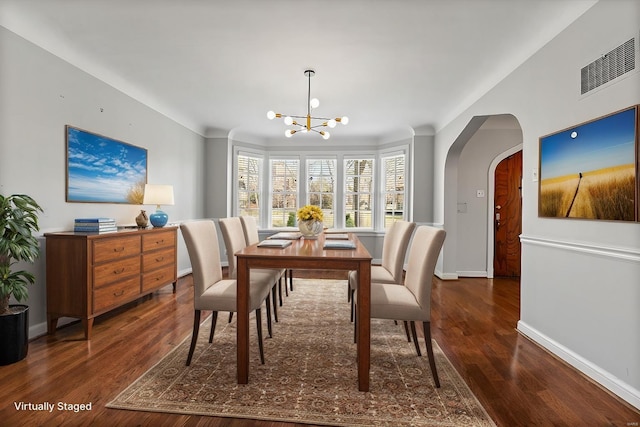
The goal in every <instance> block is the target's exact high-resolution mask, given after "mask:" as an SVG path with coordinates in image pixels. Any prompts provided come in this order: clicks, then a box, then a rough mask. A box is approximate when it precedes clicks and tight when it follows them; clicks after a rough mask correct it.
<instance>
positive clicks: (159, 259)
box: [156, 256, 164, 262]
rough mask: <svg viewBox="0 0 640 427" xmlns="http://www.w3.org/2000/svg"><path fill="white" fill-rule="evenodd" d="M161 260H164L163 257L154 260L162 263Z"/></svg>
mask: <svg viewBox="0 0 640 427" xmlns="http://www.w3.org/2000/svg"><path fill="white" fill-rule="evenodd" d="M163 259H164V257H163V256H161V257H158V258H156V262H160V261H162V260H163Z"/></svg>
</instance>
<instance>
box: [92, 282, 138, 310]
mask: <svg viewBox="0 0 640 427" xmlns="http://www.w3.org/2000/svg"><path fill="white" fill-rule="evenodd" d="M139 295H140V276H133V277H130V278H129V279H127V280H123V281H121V282H115V283H112V284H110V285H109V286H104V287H102V288H97V289H94V291H93V311H94V312H100V311H102V310H105V309H108V308H110V307H116V306H119V305H121V304H124V303H126V302H128V301H131V300H134V299H135V298H136V297H138V296H139Z"/></svg>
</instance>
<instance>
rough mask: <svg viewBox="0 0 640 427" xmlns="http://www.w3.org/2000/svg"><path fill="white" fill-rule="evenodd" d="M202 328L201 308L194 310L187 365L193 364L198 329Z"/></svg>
mask: <svg viewBox="0 0 640 427" xmlns="http://www.w3.org/2000/svg"><path fill="white" fill-rule="evenodd" d="M199 330H200V310H196V311H194V312H193V332H192V333H191V345H190V346H189V355H188V356H187V366H189V365H190V364H191V358H192V357H193V351H194V350H195V349H196V341H198V331H199Z"/></svg>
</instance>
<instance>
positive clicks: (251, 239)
mask: <svg viewBox="0 0 640 427" xmlns="http://www.w3.org/2000/svg"><path fill="white" fill-rule="evenodd" d="M240 222H241V223H242V230H243V231H244V240H245V242H246V244H247V246H249V245H253V244H255V243H258V242H260V235H259V234H258V224H257V222H256V219H255V218H254V217H252V216H248V215H243V216H241V217H240ZM269 271H272V272H273V273H274V274H275V275H276V276H277V277H278V278H277V282H276V283H274V285H273V318H274V320H275V321H276V322H277V321H278V308H277V302H278V301H276V293H277V294H278V296H279V303H280V306H282V278H283V277H284V279H285V283H284V286H285V288H286V287H287V279H286V275H287V270H286V269H284V268H282V269H277V270H269ZM276 285H277V286H276Z"/></svg>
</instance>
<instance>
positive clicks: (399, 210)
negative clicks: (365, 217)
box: [382, 154, 405, 229]
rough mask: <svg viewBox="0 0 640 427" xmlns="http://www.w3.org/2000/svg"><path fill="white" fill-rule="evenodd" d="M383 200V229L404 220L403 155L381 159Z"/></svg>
mask: <svg viewBox="0 0 640 427" xmlns="http://www.w3.org/2000/svg"><path fill="white" fill-rule="evenodd" d="M382 176H383V180H384V182H383V187H382V191H383V194H382V197H383V200H384V228H385V229H386V228H388V227H389V226H390V225H391V224H393V223H394V222H395V221H398V220H401V219H404V214H405V212H404V209H405V155H404V154H400V155H395V156H390V157H384V158H382Z"/></svg>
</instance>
